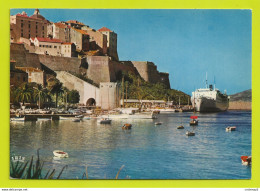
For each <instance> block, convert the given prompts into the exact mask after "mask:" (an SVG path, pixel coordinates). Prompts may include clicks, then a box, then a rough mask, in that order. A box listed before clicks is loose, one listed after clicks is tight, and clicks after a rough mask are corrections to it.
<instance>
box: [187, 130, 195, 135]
mask: <svg viewBox="0 0 260 191" xmlns="http://www.w3.org/2000/svg"><path fill="white" fill-rule="evenodd" d="M186 135H187V136H195V133H194V132H191V131H187V132H186Z"/></svg>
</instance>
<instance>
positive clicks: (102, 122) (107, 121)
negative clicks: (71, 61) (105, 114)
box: [97, 118, 112, 124]
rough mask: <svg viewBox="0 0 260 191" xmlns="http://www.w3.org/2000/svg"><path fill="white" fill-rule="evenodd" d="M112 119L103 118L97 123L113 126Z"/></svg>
mask: <svg viewBox="0 0 260 191" xmlns="http://www.w3.org/2000/svg"><path fill="white" fill-rule="evenodd" d="M111 121H112V120H111V119H108V118H102V119H98V120H97V122H98V123H100V124H111Z"/></svg>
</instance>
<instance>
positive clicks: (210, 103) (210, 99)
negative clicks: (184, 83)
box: [191, 80, 229, 112]
mask: <svg viewBox="0 0 260 191" xmlns="http://www.w3.org/2000/svg"><path fill="white" fill-rule="evenodd" d="M191 101H192V106H193V107H195V110H196V111H199V112H218V111H226V110H227V109H228V106H229V96H228V95H227V94H226V92H225V93H224V94H223V93H221V92H220V91H219V90H218V89H216V88H215V86H214V88H213V86H212V85H209V87H208V85H207V80H206V88H201V89H197V90H195V91H194V92H192V96H191Z"/></svg>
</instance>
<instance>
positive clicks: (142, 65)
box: [121, 61, 170, 88]
mask: <svg viewBox="0 0 260 191" xmlns="http://www.w3.org/2000/svg"><path fill="white" fill-rule="evenodd" d="M121 63H128V64H132V65H133V66H134V67H135V68H136V69H137V71H138V73H139V74H140V76H141V77H142V78H143V79H144V80H145V81H147V82H150V83H163V84H165V85H166V87H167V88H170V81H169V74H168V73H163V72H159V71H158V70H157V66H156V65H155V64H154V63H153V62H147V61H121Z"/></svg>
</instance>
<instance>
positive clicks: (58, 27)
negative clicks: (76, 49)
mask: <svg viewBox="0 0 260 191" xmlns="http://www.w3.org/2000/svg"><path fill="white" fill-rule="evenodd" d="M52 27H53V38H54V39H59V40H61V41H62V42H71V39H70V28H71V27H70V26H68V25H65V24H63V23H53V25H52Z"/></svg>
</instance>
